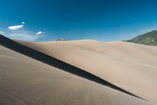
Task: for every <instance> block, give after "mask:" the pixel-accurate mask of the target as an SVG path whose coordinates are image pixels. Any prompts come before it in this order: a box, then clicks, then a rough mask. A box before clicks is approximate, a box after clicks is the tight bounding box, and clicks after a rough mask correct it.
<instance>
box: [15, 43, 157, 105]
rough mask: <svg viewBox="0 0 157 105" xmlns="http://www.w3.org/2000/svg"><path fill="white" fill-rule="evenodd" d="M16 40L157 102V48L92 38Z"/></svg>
mask: <svg viewBox="0 0 157 105" xmlns="http://www.w3.org/2000/svg"><path fill="white" fill-rule="evenodd" d="M15 41H16V42H18V43H20V44H22V45H25V46H27V47H29V48H32V49H35V50H37V51H39V52H42V53H44V54H47V55H49V56H52V57H55V58H57V59H59V60H61V61H64V62H66V63H68V64H71V65H74V66H76V67H78V68H81V69H83V70H85V71H87V72H89V73H91V74H93V75H95V76H97V77H100V78H101V79H103V80H105V81H108V82H110V83H112V84H114V85H116V86H118V87H120V88H122V89H124V90H126V91H128V92H130V93H132V94H134V95H136V96H138V97H141V98H143V99H145V100H147V101H150V102H152V103H155V104H157V48H156V47H152V46H146V45H139V44H134V43H128V42H105V43H102V42H98V41H92V40H83V41H65V42H55V41H52V42H25V41H18V40H15Z"/></svg>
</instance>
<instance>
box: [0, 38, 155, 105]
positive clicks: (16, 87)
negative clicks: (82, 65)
mask: <svg viewBox="0 0 157 105" xmlns="http://www.w3.org/2000/svg"><path fill="white" fill-rule="evenodd" d="M0 38H1V39H0V44H1V45H0V105H153V104H152V103H150V102H148V101H145V100H142V99H140V98H137V97H134V96H131V95H128V94H125V93H123V92H120V91H117V90H116V89H112V88H110V87H108V86H105V85H101V84H99V83H97V82H93V81H91V80H88V79H86V78H83V77H81V76H78V75H75V74H72V73H70V72H67V71H65V70H64V68H65V69H66V68H68V67H69V65H68V64H67V65H66V64H65V65H64V68H62V69H59V68H56V67H54V66H52V65H51V63H48V62H46V61H45V60H47V61H50V62H51V61H52V62H53V61H54V60H53V59H50V58H49V57H48V56H45V55H44V54H42V53H38V52H36V51H34V50H31V49H29V48H26V47H25V46H21V45H19V44H16V43H14V42H12V41H11V40H9V39H5V38H4V37H0ZM42 51H44V50H42ZM45 53H46V51H45ZM36 57H38V58H36ZM44 61H45V63H44ZM57 63H58V64H60V66H62V63H60V62H59V61H58V62H57ZM66 66H67V67H66ZM78 72H79V71H78Z"/></svg>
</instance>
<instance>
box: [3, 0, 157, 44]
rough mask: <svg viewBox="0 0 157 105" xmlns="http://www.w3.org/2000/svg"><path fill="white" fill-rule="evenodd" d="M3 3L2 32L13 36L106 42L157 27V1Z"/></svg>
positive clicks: (28, 0) (34, 0)
mask: <svg viewBox="0 0 157 105" xmlns="http://www.w3.org/2000/svg"><path fill="white" fill-rule="evenodd" d="M0 4H1V6H0V7H1V9H0V34H3V35H4V36H7V37H9V38H12V39H19V40H25V41H53V40H55V39H58V38H67V39H70V40H83V39H92V40H98V41H102V42H106V41H121V40H127V39H130V38H133V37H135V36H137V35H139V34H143V33H145V32H148V31H152V30H157V0H0ZM22 22H23V23H22Z"/></svg>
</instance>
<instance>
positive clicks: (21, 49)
mask: <svg viewBox="0 0 157 105" xmlns="http://www.w3.org/2000/svg"><path fill="white" fill-rule="evenodd" d="M0 45H2V46H4V47H6V48H9V49H11V50H13V51H16V52H18V53H21V54H24V55H26V56H28V57H31V58H33V59H35V60H38V61H41V62H43V63H46V64H48V65H51V66H54V67H56V68H59V69H61V70H64V71H66V72H69V73H72V74H75V75H77V76H80V77H83V78H85V79H88V80H91V81H94V82H96V83H99V84H102V85H105V86H108V87H110V88H112V89H115V90H118V91H121V92H123V93H126V94H128V95H131V96H134V97H137V98H140V97H138V96H135V95H134V94H131V93H129V92H127V91H125V90H123V89H121V88H119V87H117V86H115V85H113V84H111V83H109V82H107V81H105V80H103V79H101V78H99V77H97V76H95V75H93V74H90V73H88V72H86V71H84V70H81V69H79V68H77V67H74V66H72V65H70V64H67V63H65V62H63V61H60V60H58V59H56V58H53V57H50V56H48V55H45V54H43V53H41V52H38V51H36V50H33V49H31V48H28V47H26V46H23V45H21V44H19V43H16V42H14V41H13V40H11V39H9V38H6V37H4V36H2V35H0ZM140 99H142V98H140ZM143 100H144V99H143Z"/></svg>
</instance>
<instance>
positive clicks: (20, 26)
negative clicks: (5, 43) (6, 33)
mask: <svg viewBox="0 0 157 105" xmlns="http://www.w3.org/2000/svg"><path fill="white" fill-rule="evenodd" d="M23 26H24V25H17V26H9V27H8V28H9V29H10V30H17V29H19V28H22V27H23Z"/></svg>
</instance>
